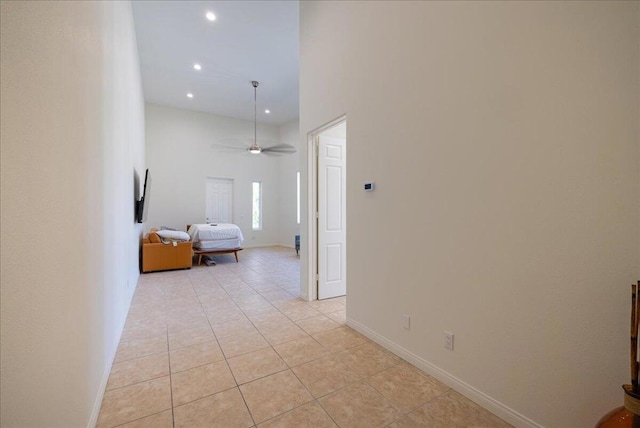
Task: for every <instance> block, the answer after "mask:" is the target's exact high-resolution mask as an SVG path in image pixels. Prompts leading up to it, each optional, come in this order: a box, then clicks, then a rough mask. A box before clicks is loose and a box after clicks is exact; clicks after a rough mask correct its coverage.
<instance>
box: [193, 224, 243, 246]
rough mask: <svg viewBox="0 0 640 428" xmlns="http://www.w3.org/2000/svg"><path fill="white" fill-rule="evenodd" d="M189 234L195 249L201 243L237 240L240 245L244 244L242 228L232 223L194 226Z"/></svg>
mask: <svg viewBox="0 0 640 428" xmlns="http://www.w3.org/2000/svg"><path fill="white" fill-rule="evenodd" d="M188 233H189V236H190V237H191V240H192V241H193V246H194V247H197V246H198V244H199V243H200V242H201V241H220V240H237V242H238V244H242V241H244V236H242V231H241V230H240V228H239V227H238V226H236V225H235V224H231V223H219V224H217V225H215V226H212V225H210V224H192V225H191V227H189V231H188ZM238 246H239V245H238Z"/></svg>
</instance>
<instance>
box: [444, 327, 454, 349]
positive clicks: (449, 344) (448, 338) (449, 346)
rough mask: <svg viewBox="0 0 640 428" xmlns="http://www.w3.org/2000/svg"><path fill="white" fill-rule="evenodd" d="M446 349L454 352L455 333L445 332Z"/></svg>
mask: <svg viewBox="0 0 640 428" xmlns="http://www.w3.org/2000/svg"><path fill="white" fill-rule="evenodd" d="M444 347H445V348H447V349H451V350H452V351H453V333H451V332H449V331H445V332H444Z"/></svg>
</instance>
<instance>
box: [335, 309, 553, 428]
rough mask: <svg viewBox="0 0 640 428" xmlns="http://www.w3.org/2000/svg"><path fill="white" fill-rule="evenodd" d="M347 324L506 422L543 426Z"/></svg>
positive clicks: (354, 324)
mask: <svg viewBox="0 0 640 428" xmlns="http://www.w3.org/2000/svg"><path fill="white" fill-rule="evenodd" d="M347 325H348V326H349V327H351V328H353V329H354V330H356V331H357V332H359V333H362V334H363V335H365V336H367V337H368V338H369V339H371V340H373V341H374V342H376V343H377V344H379V345H381V346H382V347H384V348H385V349H388V350H389V351H391V352H393V353H394V354H396V355H397V356H399V357H400V358H402V359H404V360H406V361H408V362H410V363H411V364H413V365H414V366H416V367H418V368H419V369H421V370H422V371H424V372H425V373H427V374H429V375H431V376H433V377H434V378H436V379H438V380H439V381H440V382H442V383H444V384H446V385H448V386H449V387H451V388H452V389H454V390H455V391H457V392H459V393H460V394H462V395H464V396H465V397H467V398H469V399H470V400H472V401H474V402H476V403H478V404H479V405H480V406H482V407H484V408H485V409H487V410H489V411H490V412H491V413H493V414H495V415H496V416H498V417H500V418H502V419H504V420H505V421H506V422H508V423H510V424H511V425H513V426H515V427H518V428H543V427H542V425H539V424H537V423H536V422H534V421H532V420H531V419H529V418H527V417H526V416H524V415H522V414H520V413H518V412H517V411H515V410H513V409H512V408H510V407H508V406H506V405H504V404H503V403H501V402H499V401H498V400H496V399H494V398H492V397H490V396H488V395H487V394H485V393H483V392H482V391H479V390H478V389H476V388H474V387H473V386H471V385H469V384H468V383H466V382H463V381H462V380H460V379H458V378H456V377H455V376H453V375H451V374H449V373H447V372H446V371H444V370H442V369H441V368H439V367H437V366H435V365H433V364H432V363H430V362H429V361H427V360H425V359H424V358H422V357H419V356H418V355H416V354H414V353H413V352H411V351H409V350H408V349H405V348H403V347H402V346H400V345H398V344H396V343H395V342H392V341H391V340H389V339H387V338H386V337H384V336H381V335H379V334H378V333H376V332H374V331H373V330H371V329H369V328H368V327H365V326H364V325H362V324H360V323H359V322H357V321H355V320H353V319H351V318H347Z"/></svg>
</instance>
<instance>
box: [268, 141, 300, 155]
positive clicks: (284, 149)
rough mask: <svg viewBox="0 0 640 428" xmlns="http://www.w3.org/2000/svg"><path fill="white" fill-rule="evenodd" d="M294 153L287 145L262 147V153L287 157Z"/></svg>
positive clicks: (292, 148) (294, 150)
mask: <svg viewBox="0 0 640 428" xmlns="http://www.w3.org/2000/svg"><path fill="white" fill-rule="evenodd" d="M295 152H296V148H295V147H293V146H291V145H289V144H278V145H277V146H271V147H264V148H263V149H262V153H268V154H279V155H289V154H293V153H295Z"/></svg>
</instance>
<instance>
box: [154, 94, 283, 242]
mask: <svg viewBox="0 0 640 428" xmlns="http://www.w3.org/2000/svg"><path fill="white" fill-rule="evenodd" d="M146 119H147V122H146V124H147V131H146V133H147V165H148V167H149V173H150V175H151V176H152V177H153V178H152V185H151V187H152V188H151V198H150V206H149V217H148V221H147V223H146V225H145V228H146V229H149V228H150V227H153V226H158V227H159V226H169V227H174V228H177V229H180V230H184V228H185V226H186V225H187V224H191V223H196V222H204V221H205V194H206V191H205V181H206V178H207V177H220V178H231V179H233V180H234V184H233V186H234V188H233V193H234V195H233V198H234V202H233V217H234V222H235V223H236V224H238V226H240V228H241V229H242V233H243V234H244V237H245V242H244V244H243V246H245V247H252V246H263V245H277V244H279V243H280V205H279V199H280V185H281V180H280V173H279V165H280V159H281V158H280V157H273V156H267V155H258V156H256V155H251V154H249V153H247V152H242V151H240V150H238V151H235V152H233V151H231V152H227V151H221V150H215V149H214V148H213V147H212V145H213V144H215V143H220V142H223V143H225V142H226V144H232V143H233V141H244V140H246V141H247V147H248V146H249V144H250V140H252V139H253V122H249V121H245V120H238V119H231V118H227V117H221V116H215V115H212V114H207V113H200V112H194V111H188V110H182V109H176V108H170V107H164V106H159V105H156V104H147V105H146ZM226 140H233V141H232V142H231V143H229V142H227V141H226ZM260 140H263V141H271V142H274V143H279V142H280V135H279V130H278V127H276V126H272V125H264V124H258V141H260ZM295 156H296V155H293V156H292V157H295ZM294 179H295V177H294ZM253 181H261V182H262V189H263V192H264V193H263V206H262V208H263V227H262V230H252V227H251V183H252V182H253ZM294 185H295V181H294Z"/></svg>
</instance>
